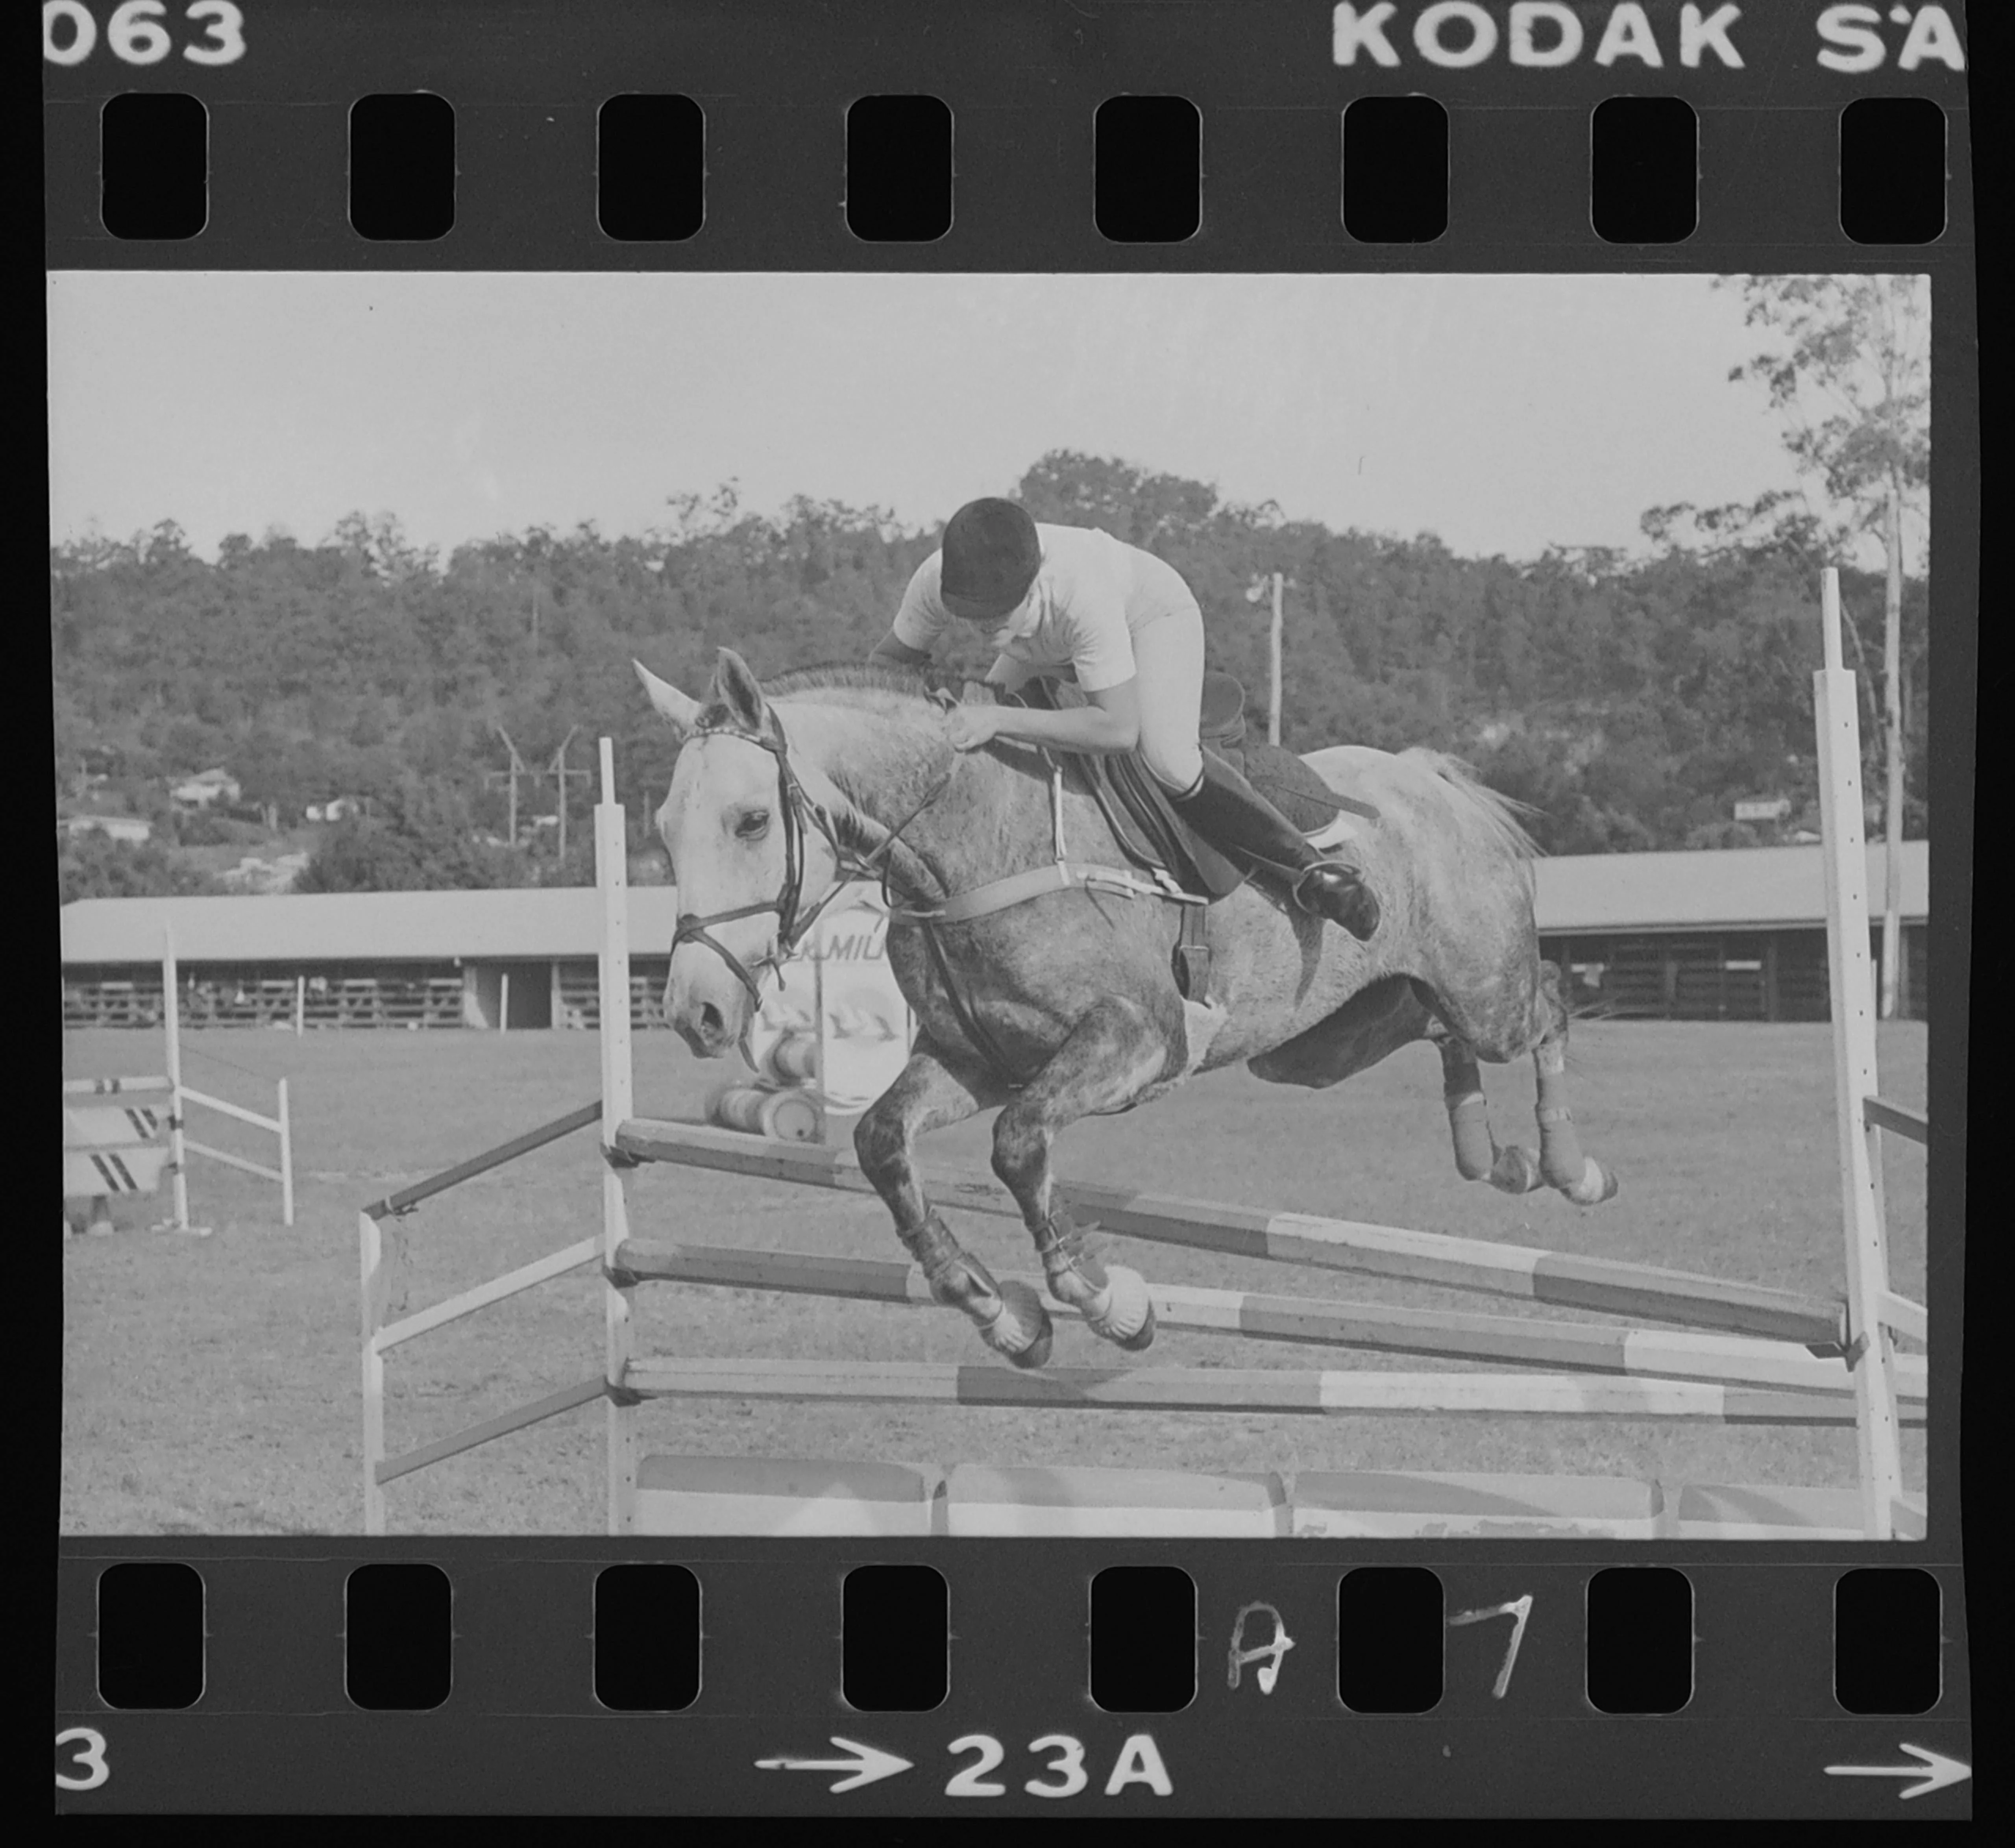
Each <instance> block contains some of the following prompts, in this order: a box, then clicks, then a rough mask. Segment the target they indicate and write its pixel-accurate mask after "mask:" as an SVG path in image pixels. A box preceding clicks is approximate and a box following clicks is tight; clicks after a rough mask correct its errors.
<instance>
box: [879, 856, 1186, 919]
mask: <svg viewBox="0 0 2015 1848" xmlns="http://www.w3.org/2000/svg"><path fill="white" fill-rule="evenodd" d="M1080 890H1082V891H1098V892H1112V893H1118V894H1120V895H1122V896H1124V897H1130V898H1159V899H1162V900H1166V901H1167V902H1168V903H1169V904H1195V905H1201V904H1205V903H1206V902H1208V901H1205V899H1202V898H1201V897H1197V896H1195V895H1194V894H1193V893H1187V892H1180V891H1169V890H1167V889H1166V888H1165V887H1162V886H1157V885H1153V884H1151V883H1149V882H1148V880H1146V879H1141V878H1140V877H1138V876H1137V875H1135V874H1133V873H1130V872H1122V871H1121V870H1120V869H1119V868H1117V867H1114V866H1079V865H1072V864H1070V863H1069V862H1066V861H1052V862H1051V863H1050V864H1049V865H1047V866H1035V867H1031V868H1029V870H1028V871H1027V872H1015V873H1010V874H1009V875H1007V877H1006V878H1005V879H990V880H989V881H988V882H987V883H986V884H985V885H983V886H973V887H972V889H971V890H969V891H965V892H961V893H957V895H956V896H955V897H950V898H948V899H946V901H944V903H943V904H941V905H931V906H928V907H918V908H915V909H914V910H913V909H911V908H908V907H907V906H896V907H892V908H890V910H889V916H890V917H891V918H892V919H895V920H896V922H899V923H904V924H963V923H966V922H968V921H969V920H971V919H974V918H985V917H989V916H990V915H992V914H993V913H994V912H995V911H1007V910H1008V909H1010V908H1011V907H1013V906H1015V905H1018V904H1026V903H1027V902H1028V901H1029V900H1030V899H1032V898H1040V897H1042V896H1043V893H1046V892H1071V891H1080Z"/></svg>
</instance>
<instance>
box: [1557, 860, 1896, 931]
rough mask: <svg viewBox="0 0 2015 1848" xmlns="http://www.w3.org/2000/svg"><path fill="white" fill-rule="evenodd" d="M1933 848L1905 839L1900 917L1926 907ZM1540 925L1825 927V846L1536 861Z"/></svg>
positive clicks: (1875, 873)
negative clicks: (1537, 866) (1537, 862)
mask: <svg viewBox="0 0 2015 1848" xmlns="http://www.w3.org/2000/svg"><path fill="white" fill-rule="evenodd" d="M1887 864H1888V861H1887V854H1886V851H1885V850H1884V849H1883V848H1882V847H1879V846H1877V847H1870V848H1869V850H1868V904H1869V909H1870V911H1871V912H1873V914H1875V915H1877V916H1878V917H1879V916H1880V915H1881V911H1882V898H1883V893H1884V890H1886V887H1885V885H1884V881H1885V879H1887V872H1886V868H1887ZM1902 898H1903V918H1904V921H1905V922H1906V923H1911V924H1921V923H1923V921H1924V920H1925V919H1926V918H1927V917H1928V916H1929V915H1930V913H1931V843H1930V842H1929V841H1926V840H1906V841H1905V842H1904V843H1903V893H1902ZM1538 909H1539V928H1540V929H1541V930H1543V931H1544V932H1545V933H1546V934H1547V935H1548V936H1550V937H1552V936H1561V935H1564V934H1566V933H1570V932H1579V931H1587V932H1589V933H1591V934H1593V933H1597V932H1608V931H1620V930H1755V929H1781V930H1796V929H1823V928H1824V927H1825V925H1826V869H1825V860H1824V855H1823V850H1822V849H1820V848H1819V847H1816V846H1814V847H1731V848H1729V849H1726V850H1722V851H1719V852H1715V851H1709V852H1703V853H1679V854H1565V855H1563V856H1562V857H1561V858H1559V859H1557V860H1542V861H1540V862H1539V906H1538Z"/></svg>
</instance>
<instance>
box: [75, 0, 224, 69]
mask: <svg viewBox="0 0 2015 1848" xmlns="http://www.w3.org/2000/svg"><path fill="white" fill-rule="evenodd" d="M167 10H168V9H167V7H166V6H165V5H163V4H162V0H124V5H120V6H117V7H115V8H114V9H113V13H112V16H111V18H110V19H109V20H106V23H105V43H106V48H107V49H109V50H110V52H111V53H112V55H113V57H115V58H117V59H118V60H119V61H120V63H122V64H158V63H160V61H161V60H162V59H163V58H165V57H167V55H168V54H169V53H170V52H172V51H173V50H174V49H175V41H174V39H173V38H171V37H170V36H169V34H168V29H167V27H165V26H164V25H163V24H162V23H161V21H162V20H163V18H164V17H165V16H166V15H167ZM182 17H183V18H184V19H185V20H188V21H189V22H190V23H192V25H193V26H194V27H195V28H196V36H195V37H193V38H191V39H190V41H189V42H188V43H187V44H186V45H184V46H183V47H182V56H184V57H185V58H186V59H188V60H189V63H192V64H235V63H237V62H238V60H239V59H240V58H242V57H243V56H245V15H244V14H243V13H241V12H240V11H239V9H238V8H236V7H235V6H234V5H232V4H231V0H195V3H194V4H193V5H191V6H189V7H188V8H186V9H184V11H183V13H182ZM97 47H98V20H97V19H96V17H95V16H94V15H93V14H92V10H91V9H90V8H89V7H88V6H86V5H84V0H42V56H43V57H44V58H45V59H47V60H48V62H49V63H52V64H81V63H83V62H84V59H87V58H88V57H89V56H91V54H92V52H94V51H95V50H96V49H97Z"/></svg>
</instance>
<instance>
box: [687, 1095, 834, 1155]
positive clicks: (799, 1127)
mask: <svg viewBox="0 0 2015 1848" xmlns="http://www.w3.org/2000/svg"><path fill="white" fill-rule="evenodd" d="M713 1120H714V1121H715V1122H716V1123H717V1124H720V1126H721V1127H722V1128H724V1129H738V1130H740V1131H742V1133H743V1134H745V1135H752V1136H768V1137H770V1138H773V1139H774V1140H775V1141H777V1142H817V1140H818V1139H819V1135H820V1132H821V1129H822V1128H823V1127H824V1124H823V1119H822V1116H821V1111H820V1109H819V1103H818V1099H817V1098H815V1097H814V1096H813V1095H810V1093H809V1092H807V1091H770V1090H766V1089H764V1088H762V1087H761V1086H760V1085H755V1084H736V1085H732V1086H731V1087H730V1088H728V1089H727V1090H726V1091H723V1092H722V1093H721V1095H720V1097H719V1098H717V1099H716V1100H715V1102H714V1106H713Z"/></svg>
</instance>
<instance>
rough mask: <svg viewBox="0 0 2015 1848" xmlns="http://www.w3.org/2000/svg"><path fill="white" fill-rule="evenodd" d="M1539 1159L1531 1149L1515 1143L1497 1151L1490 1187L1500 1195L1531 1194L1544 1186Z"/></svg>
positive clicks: (1491, 1171)
mask: <svg viewBox="0 0 2015 1848" xmlns="http://www.w3.org/2000/svg"><path fill="white" fill-rule="evenodd" d="M1544 1180H1545V1177H1544V1176H1543V1175H1542V1174H1540V1172H1539V1157H1538V1156H1535V1154H1533V1152H1532V1150H1531V1149H1521V1148H1520V1147H1519V1146H1518V1144H1517V1143H1515V1142H1514V1143H1512V1144H1511V1145H1509V1146H1508V1147H1507V1148H1503V1149H1499V1150H1498V1151H1497V1159H1496V1163H1495V1164H1494V1165H1493V1166H1492V1168H1491V1170H1490V1185H1492V1187H1494V1188H1496V1189H1497V1191H1498V1192H1500V1193H1531V1192H1534V1191H1535V1189H1537V1188H1539V1187H1540V1186H1541V1185H1543V1183H1544Z"/></svg>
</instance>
